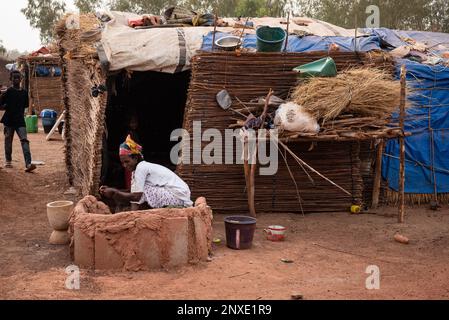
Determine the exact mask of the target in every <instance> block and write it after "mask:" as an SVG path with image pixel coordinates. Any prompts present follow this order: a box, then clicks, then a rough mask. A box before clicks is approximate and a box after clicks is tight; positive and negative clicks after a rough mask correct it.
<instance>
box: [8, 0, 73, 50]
mask: <svg viewBox="0 0 449 320" xmlns="http://www.w3.org/2000/svg"><path fill="white" fill-rule="evenodd" d="M27 2H28V1H27V0H12V1H11V0H0V40H3V46H5V48H6V49H8V50H13V49H17V50H19V51H21V52H22V51H34V50H37V49H39V48H40V44H41V43H40V40H39V31H38V30H37V29H34V28H32V27H31V26H30V24H29V22H28V20H27V19H26V18H25V16H24V15H23V13H22V12H20V9H22V8H25V7H26V5H27ZM65 2H66V3H67V8H68V9H69V10H71V11H74V8H75V7H74V6H73V0H66V1H65Z"/></svg>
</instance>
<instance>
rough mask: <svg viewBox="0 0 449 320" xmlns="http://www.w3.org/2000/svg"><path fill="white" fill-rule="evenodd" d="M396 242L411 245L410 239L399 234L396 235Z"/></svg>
mask: <svg viewBox="0 0 449 320" xmlns="http://www.w3.org/2000/svg"><path fill="white" fill-rule="evenodd" d="M394 240H395V241H397V242H399V243H403V244H408V243H409V240H408V238H407V237H405V236H403V235H401V234H399V233H396V234H395V235H394Z"/></svg>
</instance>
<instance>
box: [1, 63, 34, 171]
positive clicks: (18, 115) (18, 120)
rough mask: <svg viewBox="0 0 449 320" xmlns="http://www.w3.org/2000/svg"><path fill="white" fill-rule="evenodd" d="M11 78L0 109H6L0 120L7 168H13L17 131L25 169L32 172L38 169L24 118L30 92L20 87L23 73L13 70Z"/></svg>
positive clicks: (3, 94) (2, 95)
mask: <svg viewBox="0 0 449 320" xmlns="http://www.w3.org/2000/svg"><path fill="white" fill-rule="evenodd" d="M10 80H11V81H12V87H10V88H8V89H7V90H6V92H5V93H2V94H1V95H0V109H1V110H5V114H4V115H3V118H2V120H1V121H0V122H1V123H3V125H4V126H5V128H4V134H5V158H6V168H12V163H11V161H12V141H13V138H14V131H15V132H17V135H18V136H19V139H20V143H21V144H22V151H23V157H24V158H25V168H26V169H25V171H26V172H31V171H33V170H34V169H36V165H34V164H32V163H31V152H30V142H29V141H28V139H27V130H26V125H25V119H24V113H25V109H26V108H28V92H27V91H26V90H24V89H22V88H21V87H20V82H21V80H22V75H21V74H20V72H19V71H13V72H11V74H10Z"/></svg>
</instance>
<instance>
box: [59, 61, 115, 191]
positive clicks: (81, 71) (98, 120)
mask: <svg viewBox="0 0 449 320" xmlns="http://www.w3.org/2000/svg"><path fill="white" fill-rule="evenodd" d="M66 73H67V75H68V77H67V81H66V84H65V90H66V95H67V98H66V108H67V117H66V121H67V127H66V130H67V131H66V161H67V169H68V172H69V180H70V182H71V184H72V185H73V186H75V187H77V189H78V190H79V191H80V193H81V194H82V195H88V194H96V192H97V190H98V187H99V186H98V184H99V180H100V171H101V159H102V158H101V150H102V137H103V133H104V113H105V108H106V97H104V96H103V95H101V96H99V97H98V98H94V97H92V95H91V88H92V87H93V86H94V85H95V84H98V83H102V82H103V81H102V79H101V76H100V73H99V72H97V69H96V67H95V66H87V65H85V64H84V63H83V61H81V60H69V61H67V64H66Z"/></svg>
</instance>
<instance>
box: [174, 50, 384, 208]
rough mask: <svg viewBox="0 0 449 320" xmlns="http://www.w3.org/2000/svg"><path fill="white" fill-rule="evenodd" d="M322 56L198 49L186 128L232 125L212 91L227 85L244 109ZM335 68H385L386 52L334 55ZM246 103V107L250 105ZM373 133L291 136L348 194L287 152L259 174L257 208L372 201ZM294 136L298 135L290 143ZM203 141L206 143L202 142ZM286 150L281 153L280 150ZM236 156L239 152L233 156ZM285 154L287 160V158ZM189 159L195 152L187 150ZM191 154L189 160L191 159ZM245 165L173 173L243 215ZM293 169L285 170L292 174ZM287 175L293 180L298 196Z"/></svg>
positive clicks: (283, 89) (285, 89)
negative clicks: (273, 168)
mask: <svg viewBox="0 0 449 320" xmlns="http://www.w3.org/2000/svg"><path fill="white" fill-rule="evenodd" d="M326 56H327V53H325V52H324V53H323V52H315V53H272V54H271V53H270V54H240V55H236V54H235V53H201V54H199V55H197V56H196V57H194V58H193V61H192V79H191V83H190V89H189V96H188V101H187V107H186V113H185V118H184V128H185V129H187V130H188V131H189V133H190V134H192V133H193V121H201V125H202V131H204V130H206V129H208V128H216V129H219V130H220V131H223V132H224V130H225V129H227V128H229V127H232V125H233V124H235V122H236V118H237V119H238V115H236V114H233V113H232V112H231V111H228V110H223V109H221V108H220V107H219V106H218V105H217V102H216V99H215V97H216V94H217V92H218V91H220V90H222V89H226V90H227V91H228V92H229V93H230V95H231V97H237V98H238V99H233V105H232V106H231V108H232V109H240V110H241V108H242V106H241V104H240V103H239V102H238V100H240V101H243V102H249V101H251V100H252V99H254V98H257V97H262V96H265V95H266V94H267V92H268V91H269V90H270V89H273V90H274V94H275V95H277V96H278V97H281V98H283V99H285V98H287V96H289V93H290V92H291V90H292V88H293V87H294V86H295V84H296V83H297V78H296V74H295V73H294V72H292V71H291V70H292V69H293V68H294V67H296V66H298V65H301V64H305V63H308V62H312V61H315V60H318V59H320V58H323V57H326ZM331 56H332V58H333V59H334V60H335V62H336V64H337V69H338V70H339V71H342V70H345V69H347V68H350V67H354V66H370V67H378V68H387V69H389V70H391V72H393V63H392V61H391V60H389V59H388V57H387V56H385V55H383V54H380V53H379V54H376V53H369V54H354V53H338V52H337V53H332V54H331ZM248 105H249V106H250V105H251V104H250V103H248ZM376 138H377V136H375V135H374V136H366V135H364V136H363V137H359V136H357V135H354V136H351V135H349V136H347V137H344V138H343V137H341V138H340V139H338V140H339V142H338V143H335V142H333V141H332V140H336V139H335V137H334V136H332V137H328V138H327V139H326V138H322V137H315V138H311V137H299V138H298V137H292V139H290V142H287V144H288V146H289V148H290V149H291V150H292V151H293V152H294V153H295V154H296V155H298V156H299V157H300V158H301V159H302V160H304V161H305V162H307V163H308V164H309V165H311V166H312V167H313V168H315V169H316V170H318V171H319V172H320V173H322V174H323V175H325V176H326V177H328V178H329V179H331V180H332V181H334V182H335V183H337V184H338V185H340V186H341V187H343V188H344V189H346V190H348V191H349V192H350V193H351V196H349V195H347V194H345V193H343V192H342V191H341V190H339V189H338V188H336V187H335V186H332V185H331V184H330V183H329V182H327V181H325V180H323V179H322V178H320V177H318V176H317V175H314V174H313V173H309V174H310V176H311V177H309V176H308V175H307V174H306V173H305V172H304V171H303V170H302V169H301V168H299V167H298V165H297V164H296V162H295V161H294V160H293V159H292V157H290V156H288V155H287V154H283V155H279V157H278V159H279V170H278V173H277V174H276V175H273V176H260V175H257V176H256V190H255V205H256V209H257V212H292V213H301V212H330V211H346V210H348V208H349V207H350V206H351V205H352V204H358V205H362V206H363V205H366V206H369V205H370V201H371V193H372V180H373V179H372V175H373V169H372V162H373V161H374V158H375V153H376V152H375V148H374V144H373V143H372V142H373V141H374V140H375V139H376ZM295 139H296V140H295ZM205 145H207V143H203V147H204V146H205ZM281 152H283V151H281ZM233 156H234V158H235V157H239V156H240V155H237V154H235V150H234V155H233ZM284 156H285V160H284ZM192 157H193V155H192ZM192 157H191V158H192ZM243 171H244V170H243V166H242V165H238V164H236V165H218V164H217V165H215V164H211V165H204V164H199V165H198V164H195V165H191V164H180V165H179V166H178V168H177V172H178V174H179V175H180V176H181V177H182V178H183V179H184V180H185V181H186V182H187V183H188V184H189V186H190V187H191V190H192V197H193V198H195V197H197V196H205V197H206V198H207V199H208V203H209V204H210V205H211V206H212V207H213V208H214V210H216V211H217V212H218V213H221V212H222V213H241V214H245V213H247V212H248V203H247V197H246V190H245V175H244V172H243ZM289 171H290V172H291V173H290V172H289ZM291 174H293V176H294V179H295V181H296V183H297V185H298V189H299V195H300V199H298V195H297V192H296V188H295V184H294V182H293V181H292V178H291Z"/></svg>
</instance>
